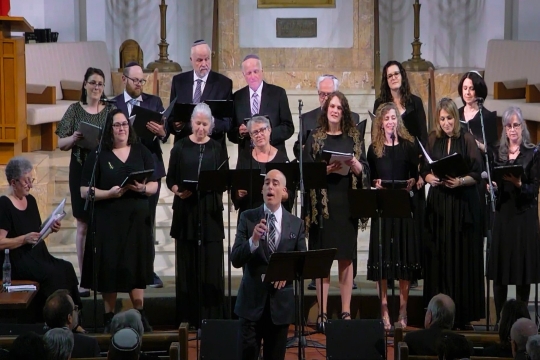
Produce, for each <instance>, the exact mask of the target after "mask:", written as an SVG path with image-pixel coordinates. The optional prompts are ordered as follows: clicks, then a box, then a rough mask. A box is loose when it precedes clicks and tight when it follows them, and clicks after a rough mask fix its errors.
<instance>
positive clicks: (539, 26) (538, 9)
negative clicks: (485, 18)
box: [511, 0, 540, 41]
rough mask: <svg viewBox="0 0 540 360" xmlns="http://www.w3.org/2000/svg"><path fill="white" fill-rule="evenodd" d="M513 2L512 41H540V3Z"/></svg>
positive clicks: (521, 0) (526, 0)
mask: <svg viewBox="0 0 540 360" xmlns="http://www.w3.org/2000/svg"><path fill="white" fill-rule="evenodd" d="M511 1H512V39H513V40H536V41H538V40H540V1H538V0H511Z"/></svg>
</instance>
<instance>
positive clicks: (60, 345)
mask: <svg viewBox="0 0 540 360" xmlns="http://www.w3.org/2000/svg"><path fill="white" fill-rule="evenodd" d="M43 340H44V341H45V346H46V347H47V353H48V359H49V360H68V359H70V358H71V352H72V351H73V345H74V342H75V340H74V338H73V332H71V330H68V329H62V328H55V329H51V330H49V331H47V332H46V333H45V335H43Z"/></svg>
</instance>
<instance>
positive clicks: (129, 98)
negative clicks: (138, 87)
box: [124, 90, 143, 115]
mask: <svg viewBox="0 0 540 360" xmlns="http://www.w3.org/2000/svg"><path fill="white" fill-rule="evenodd" d="M131 99H133V98H132V97H131V96H130V95H129V94H128V93H127V91H126V90H124V101H125V102H126V106H127V108H128V113H129V115H131V112H132V111H133V105H131V103H130V100H131ZM135 100H137V104H138V105H137V106H141V102H142V101H143V100H142V94H141V95H139V97H137V98H136V99H135Z"/></svg>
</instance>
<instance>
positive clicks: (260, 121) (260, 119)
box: [246, 115, 272, 133]
mask: <svg viewBox="0 0 540 360" xmlns="http://www.w3.org/2000/svg"><path fill="white" fill-rule="evenodd" d="M253 124H264V125H266V126H268V130H271V128H272V125H270V120H268V118H267V117H266V116H260V115H257V116H254V117H252V118H251V120H249V121H248V123H247V125H246V127H247V130H248V132H249V133H250V132H251V127H252V126H253Z"/></svg>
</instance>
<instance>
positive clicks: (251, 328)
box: [240, 299, 289, 360]
mask: <svg viewBox="0 0 540 360" xmlns="http://www.w3.org/2000/svg"><path fill="white" fill-rule="evenodd" d="M240 321H241V324H242V336H243V345H244V350H243V355H242V359H243V360H257V359H258V358H259V353H260V349H261V340H263V341H264V344H263V359H264V360H283V359H285V351H286V350H287V331H288V330H289V325H288V324H286V325H275V324H274V323H273V322H272V317H271V315H270V301H269V299H267V300H266V305H265V308H264V311H263V314H262V317H261V318H260V319H259V321H250V320H247V319H243V318H241V319H240Z"/></svg>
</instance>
